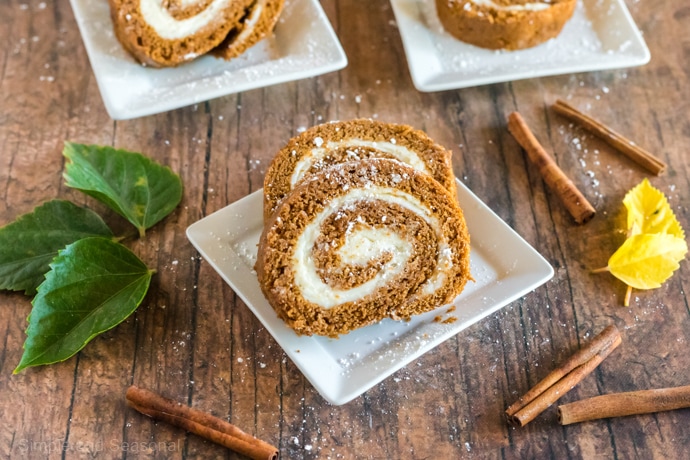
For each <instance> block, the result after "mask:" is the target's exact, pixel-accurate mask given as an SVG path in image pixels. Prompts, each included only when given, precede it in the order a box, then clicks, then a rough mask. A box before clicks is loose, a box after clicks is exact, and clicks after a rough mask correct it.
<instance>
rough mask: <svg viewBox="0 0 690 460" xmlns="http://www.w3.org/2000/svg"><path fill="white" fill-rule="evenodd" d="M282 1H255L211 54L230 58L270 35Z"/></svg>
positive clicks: (282, 4) (278, 15)
mask: <svg viewBox="0 0 690 460" xmlns="http://www.w3.org/2000/svg"><path fill="white" fill-rule="evenodd" d="M284 3H285V1H284V0H257V1H255V2H254V4H252V6H251V7H250V8H249V10H248V11H247V14H246V15H245V17H244V18H243V19H242V21H240V23H239V24H238V25H237V27H235V28H234V29H233V30H231V31H230V33H229V34H228V35H227V37H225V40H223V42H222V43H220V45H218V46H217V47H216V48H214V49H213V54H214V55H215V56H218V57H221V58H223V59H232V58H234V57H237V56H239V55H241V54H242V53H244V52H245V51H246V50H247V49H248V48H250V47H251V46H253V45H255V44H256V43H257V42H259V41H260V40H263V39H264V38H265V37H267V36H268V35H270V34H271V32H272V31H273V28H274V27H275V25H276V22H278V18H279V17H280V13H281V11H282V10H283V6H284Z"/></svg>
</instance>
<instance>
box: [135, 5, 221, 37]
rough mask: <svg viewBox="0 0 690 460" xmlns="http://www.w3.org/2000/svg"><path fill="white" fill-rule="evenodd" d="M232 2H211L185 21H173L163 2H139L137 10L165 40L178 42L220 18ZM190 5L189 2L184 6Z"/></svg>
mask: <svg viewBox="0 0 690 460" xmlns="http://www.w3.org/2000/svg"><path fill="white" fill-rule="evenodd" d="M231 1H232V0H213V1H212V2H211V3H210V4H209V5H208V7H206V8H205V9H204V10H203V11H201V12H200V13H199V14H196V15H194V16H192V17H189V18H187V19H182V20H178V19H175V18H174V17H173V16H172V15H171V14H170V12H169V11H168V10H167V9H166V8H165V6H164V3H165V0H141V3H140V5H139V8H140V10H141V15H142V17H143V18H144V21H146V23H147V24H148V25H149V26H151V27H152V28H153V30H155V31H156V33H157V34H158V35H159V36H160V37H161V38H165V39H167V40H179V39H182V38H185V37H188V36H190V35H194V34H195V33H197V32H199V31H200V30H201V29H202V28H204V27H206V26H207V25H208V24H209V23H211V22H212V21H214V20H217V18H219V17H221V16H222V15H221V12H222V11H223V10H224V9H225V8H226V7H227V6H228V4H229V3H230V2H231ZM187 4H190V2H189V0H187V1H185V5H187Z"/></svg>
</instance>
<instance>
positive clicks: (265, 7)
mask: <svg viewBox="0 0 690 460" xmlns="http://www.w3.org/2000/svg"><path fill="white" fill-rule="evenodd" d="M283 1H284V0H109V3H110V16H111V18H112V21H113V26H114V29H115V35H116V37H117V39H118V40H119V41H120V43H121V44H122V46H124V47H125V49H126V50H127V51H129V53H130V54H132V55H133V56H134V57H135V58H136V59H137V60H138V61H139V62H141V63H142V64H145V65H148V66H151V67H170V66H176V65H179V64H182V63H185V62H188V61H191V60H193V59H195V58H197V57H199V56H201V55H204V54H206V53H208V52H210V51H213V52H214V53H216V54H217V55H219V56H220V57H224V58H226V59H229V58H232V57H235V56H237V55H239V54H240V53H242V52H244V51H245V50H246V49H247V48H248V47H249V46H252V45H253V44H255V43H256V42H257V41H259V40H260V39H262V38H263V37H264V36H266V35H267V33H268V32H270V31H271V30H272V29H273V26H274V25H275V22H276V21H277V18H278V15H279V14H280V11H281V10H282V7H283ZM216 49H217V50H218V51H215V50H216Z"/></svg>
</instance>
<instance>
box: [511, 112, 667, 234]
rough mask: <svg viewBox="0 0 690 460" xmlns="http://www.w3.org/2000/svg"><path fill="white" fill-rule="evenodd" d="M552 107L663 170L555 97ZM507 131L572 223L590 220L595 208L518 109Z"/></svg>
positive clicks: (649, 167)
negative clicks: (559, 200)
mask: <svg viewBox="0 0 690 460" xmlns="http://www.w3.org/2000/svg"><path fill="white" fill-rule="evenodd" d="M553 109H554V110H555V111H556V112H557V113H559V114H561V115H563V116H564V117H566V118H568V119H570V120H572V121H575V122H577V123H579V124H580V125H582V127H583V128H585V129H586V130H587V131H589V132H591V133H593V134H595V135H596V136H598V137H600V138H601V139H603V140H604V141H605V142H607V143H608V144H609V145H611V146H612V147H614V148H615V149H616V150H618V151H619V152H621V153H623V154H624V155H626V156H627V157H629V158H630V159H632V160H633V161H635V162H636V163H638V164H640V165H641V166H643V167H644V168H646V169H647V170H649V171H650V172H652V173H653V174H656V175H659V174H661V173H663V172H664V170H665V169H666V164H665V163H664V162H663V161H661V160H659V159H658V158H656V157H655V156H654V155H652V154H651V153H649V152H647V151H645V150H644V149H642V148H640V147H639V146H637V145H635V143H634V142H632V141H630V140H628V139H626V138H625V137H623V136H622V135H620V134H618V133H617V132H615V131H614V130H612V129H611V128H609V127H607V126H606V125H604V124H602V123H600V122H599V121H597V120H595V119H593V118H591V117H589V116H587V115H585V114H584V113H582V112H580V111H578V110H577V109H575V108H574V107H572V106H570V105H568V104H567V103H566V102H564V101H562V100H560V99H559V100H557V101H556V103H555V104H554V105H553ZM508 130H509V131H510V133H511V134H512V135H513V137H514V138H515V140H516V141H517V142H518V143H519V144H520V145H521V146H522V148H523V149H525V151H526V152H527V156H528V157H529V159H530V161H531V162H532V163H534V164H535V166H536V167H537V169H538V170H539V173H540V174H541V175H542V177H543V178H544V182H546V185H547V186H548V187H549V188H550V189H551V190H552V191H553V192H554V193H556V195H558V197H559V198H560V199H561V201H562V202H563V204H564V206H565V207H566V209H567V210H568V212H569V213H570V214H571V215H572V216H573V218H574V219H575V222H577V223H578V224H584V223H586V222H588V221H589V220H591V219H592V218H593V217H594V215H595V213H596V211H595V209H594V207H593V206H592V205H591V204H590V203H589V201H587V198H585V196H584V195H583V194H582V192H580V190H579V189H578V188H577V187H576V186H575V184H573V182H572V181H571V180H570V179H569V178H568V176H566V174H565V173H564V172H563V170H561V168H559V167H558V165H557V164H556V162H555V161H554V160H553V158H551V156H550V155H549V154H548V153H546V150H544V148H543V147H542V145H541V144H540V143H539V141H538V140H537V138H536V137H535V136H534V134H533V133H532V131H531V130H530V128H529V126H527V123H526V122H525V120H524V119H523V118H522V116H521V115H520V114H519V113H518V112H513V113H511V114H510V115H509V116H508Z"/></svg>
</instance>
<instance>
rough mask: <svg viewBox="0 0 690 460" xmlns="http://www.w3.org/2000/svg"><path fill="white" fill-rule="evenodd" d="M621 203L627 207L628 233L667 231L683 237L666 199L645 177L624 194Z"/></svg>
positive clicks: (683, 234)
mask: <svg viewBox="0 0 690 460" xmlns="http://www.w3.org/2000/svg"><path fill="white" fill-rule="evenodd" d="M623 204H624V205H625V207H626V208H627V209H628V235H630V236H632V235H639V234H641V233H667V234H670V235H674V236H676V237H678V238H680V239H685V232H683V228H682V227H681V226H680V223H679V222H678V219H676V216H675V214H673V211H672V210H671V206H670V205H669V204H668V200H667V199H666V197H665V196H664V194H663V193H661V192H660V191H659V190H658V189H656V188H654V187H652V185H651V184H650V183H649V181H648V180H647V179H644V180H643V181H642V182H641V183H640V184H639V185H637V186H636V187H635V188H633V189H632V190H630V191H629V192H628V193H627V194H626V195H625V198H624V199H623Z"/></svg>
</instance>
